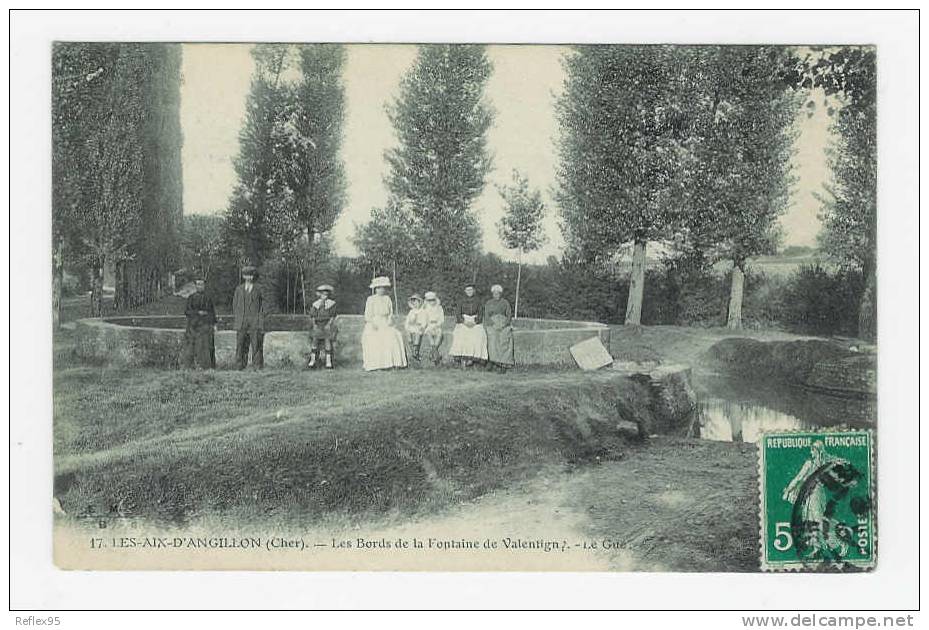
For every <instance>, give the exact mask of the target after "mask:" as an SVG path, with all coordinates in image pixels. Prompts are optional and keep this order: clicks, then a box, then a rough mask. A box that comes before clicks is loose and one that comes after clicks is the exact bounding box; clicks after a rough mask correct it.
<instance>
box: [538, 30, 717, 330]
mask: <svg viewBox="0 0 929 630" xmlns="http://www.w3.org/2000/svg"><path fill="white" fill-rule="evenodd" d="M700 67H701V66H700V59H699V51H698V49H695V48H693V47H686V46H619V45H610V46H579V47H576V48H575V49H574V51H573V52H571V53H569V54H568V55H567V57H566V58H565V70H566V74H567V78H566V80H565V86H564V87H565V89H564V93H563V94H562V96H561V97H560V98H559V100H558V102H557V112H558V118H559V122H560V126H561V136H560V140H559V145H558V148H559V154H560V158H561V163H560V167H559V170H558V174H557V176H558V189H557V192H556V198H557V200H558V202H559V205H560V207H561V212H562V218H563V224H562V225H563V229H564V231H565V240H566V241H567V243H568V245H569V247H570V248H571V249H572V253H573V254H574V255H577V256H579V257H580V258H581V259H583V260H587V261H595V260H600V261H603V260H609V259H611V258H613V257H615V256H616V255H617V253H618V252H619V251H620V249H621V248H622V247H623V246H624V245H627V244H630V243H631V244H632V246H633V254H632V273H631V277H630V285H629V297H628V300H627V307H626V317H625V323H627V324H639V323H641V317H642V293H643V287H644V282H645V260H646V246H647V244H648V243H649V242H650V241H660V240H662V239H664V238H666V236H667V234H668V231H669V229H670V228H671V226H672V225H673V224H674V222H675V221H676V220H678V219H679V216H680V207H681V206H682V204H683V201H682V199H683V197H684V194H685V189H686V182H687V178H686V172H687V170H688V168H689V163H690V162H691V161H692V160H693V153H694V149H695V145H696V143H697V141H698V139H699V118H698V111H699V108H700V107H705V103H706V101H707V100H708V95H707V94H706V89H705V82H704V81H705V77H704V76H702V75H701V74H700V72H698V71H696V70H695V69H698V68H700Z"/></svg>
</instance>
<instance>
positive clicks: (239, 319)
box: [181, 267, 265, 370]
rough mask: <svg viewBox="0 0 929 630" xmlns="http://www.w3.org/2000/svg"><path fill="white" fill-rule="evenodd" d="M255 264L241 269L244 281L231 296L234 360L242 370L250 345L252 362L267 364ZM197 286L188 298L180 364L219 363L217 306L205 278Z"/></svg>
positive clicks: (207, 365)
mask: <svg viewBox="0 0 929 630" xmlns="http://www.w3.org/2000/svg"><path fill="white" fill-rule="evenodd" d="M255 275H256V270H255V268H254V267H245V268H243V269H242V283H241V284H240V285H239V286H237V287H236V289H235V294H234V295H233V297H232V314H233V319H234V328H235V331H236V343H235V360H236V366H237V367H238V368H239V369H240V370H242V369H245V366H246V365H247V363H248V357H249V348H251V358H252V365H254V366H255V367H257V368H262V367H264V329H265V326H264V323H265V322H264V320H265V306H264V296H263V295H262V293H261V290H260V289H259V287H258V286H257V285H256V284H255ZM194 286H195V287H196V290H195V291H194V292H193V293H191V294H190V296H189V297H188V298H187V305H186V307H185V309H184V315H186V317H187V331H186V335H185V341H184V349H183V353H182V357H181V364H182V365H185V366H187V367H196V368H201V369H207V368H215V367H216V346H215V343H214V336H213V333H214V332H215V331H216V321H217V320H216V307H215V305H214V304H213V300H212V299H211V298H210V297H209V296H208V295H207V294H206V292H205V290H204V289H205V287H206V282H205V280H204V279H203V278H197V279H196V280H195V281H194Z"/></svg>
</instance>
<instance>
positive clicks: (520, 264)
mask: <svg viewBox="0 0 929 630" xmlns="http://www.w3.org/2000/svg"><path fill="white" fill-rule="evenodd" d="M522 271H523V248H522V247H520V248H519V251H518V252H517V253H516V298H515V299H514V300H513V319H516V318H518V317H519V281H520V280H521V279H522Z"/></svg>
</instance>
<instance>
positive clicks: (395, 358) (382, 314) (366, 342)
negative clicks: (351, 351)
mask: <svg viewBox="0 0 929 630" xmlns="http://www.w3.org/2000/svg"><path fill="white" fill-rule="evenodd" d="M370 288H371V289H372V290H373V291H374V295H372V296H370V297H368V300H367V302H365V327H364V330H363V331H362V333H361V354H362V360H363V362H364V369H365V370H367V371H371V370H384V369H388V368H402V367H406V348H405V347H404V345H403V335H402V334H401V333H400V331H399V330H397V329H396V328H394V327H393V325H392V324H391V320H392V318H393V311H394V306H393V302H392V301H391V299H390V296H389V295H387V292H388V289H390V278H388V277H386V276H379V277H377V278H374V280H372V281H371V285H370Z"/></svg>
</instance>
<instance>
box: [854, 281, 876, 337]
mask: <svg viewBox="0 0 929 630" xmlns="http://www.w3.org/2000/svg"><path fill="white" fill-rule="evenodd" d="M864 276H865V278H864V281H865V285H864V292H862V294H861V304H860V305H859V307H858V336H859V337H861V338H862V339H866V340H868V341H874V340H875V339H877V274H876V273H875V269H874V265H873V264H871V265H867V266H866V268H865V269H864Z"/></svg>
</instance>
